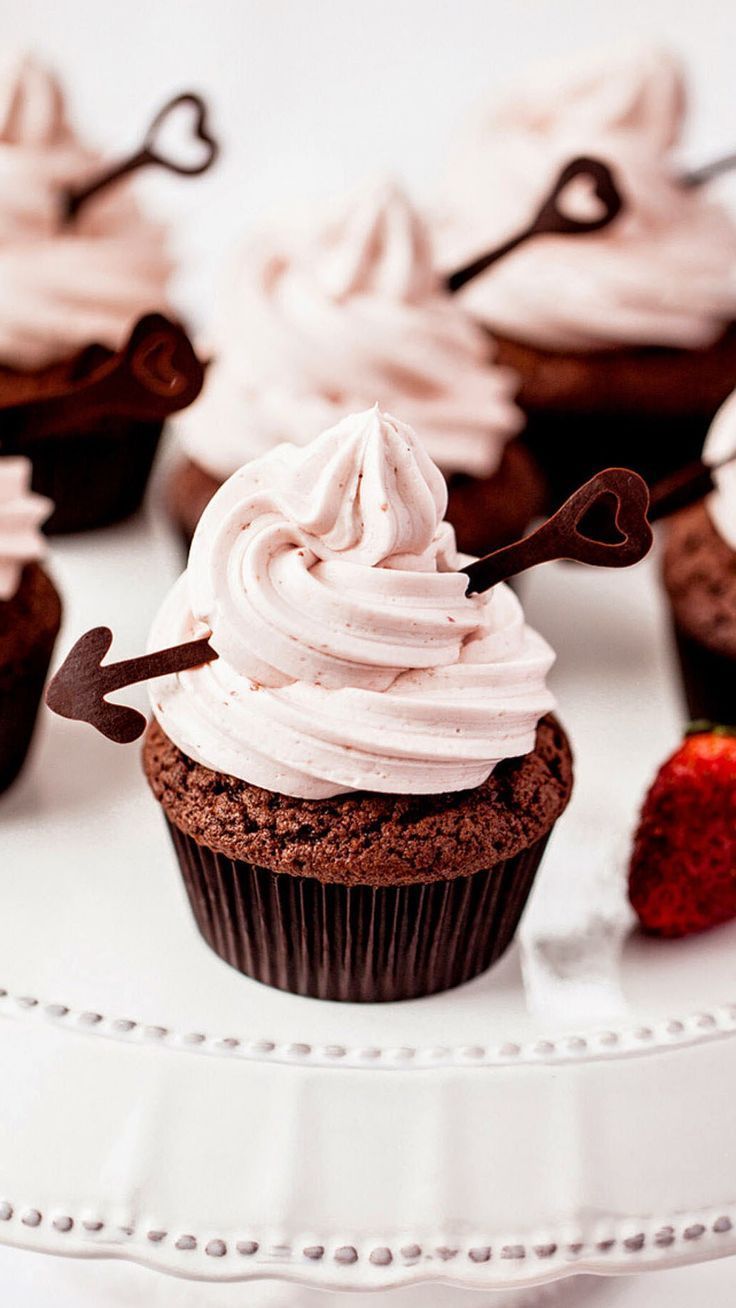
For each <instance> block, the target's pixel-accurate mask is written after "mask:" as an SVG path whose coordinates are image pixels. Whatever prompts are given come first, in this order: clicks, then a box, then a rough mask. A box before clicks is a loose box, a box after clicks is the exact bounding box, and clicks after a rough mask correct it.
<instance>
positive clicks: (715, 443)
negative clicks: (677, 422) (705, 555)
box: [703, 391, 736, 550]
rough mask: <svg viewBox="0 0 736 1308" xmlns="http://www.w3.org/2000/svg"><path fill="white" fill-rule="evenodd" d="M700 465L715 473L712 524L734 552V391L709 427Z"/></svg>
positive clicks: (710, 498)
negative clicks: (702, 463) (702, 464)
mask: <svg viewBox="0 0 736 1308" xmlns="http://www.w3.org/2000/svg"><path fill="white" fill-rule="evenodd" d="M703 462H704V463H706V464H707V465H708V467H711V468H713V469H714V472H713V480H714V482H715V490H714V491H713V493H712V494H711V495H709V496H708V498H707V500H706V505H707V507H708V511H709V513H710V516H711V520H712V522H713V525H714V526H715V528H716V531H717V532H718V534H719V535H720V536H722V538H723V540H725V542H726V544H727V545H730V546H731V549H732V550H736V391H734V392H733V394H732V395H729V397H728V399H727V400H726V402H725V404H722V405H721V407H720V409H719V410H718V413H717V414H716V416H715V418H714V419H713V422H712V423H711V427H710V431H709V432H708V437H707V439H706V442H705V445H704V446H703ZM719 465H720V466H719Z"/></svg>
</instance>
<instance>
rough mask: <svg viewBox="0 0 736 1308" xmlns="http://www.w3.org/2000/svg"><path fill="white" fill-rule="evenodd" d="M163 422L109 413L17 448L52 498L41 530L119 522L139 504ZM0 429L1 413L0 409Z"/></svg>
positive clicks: (37, 483) (40, 486)
mask: <svg viewBox="0 0 736 1308" xmlns="http://www.w3.org/2000/svg"><path fill="white" fill-rule="evenodd" d="M161 431H162V423H160V422H137V421H134V420H132V419H130V418H120V417H115V416H112V415H111V416H110V417H108V418H98V419H97V420H95V421H94V422H92V421H89V422H87V423H85V425H84V426H80V428H79V429H78V430H76V431H73V432H65V433H63V434H60V435H58V436H38V437H35V438H33V437H31V438H29V439H28V440H27V441H24V443H23V446H22V450H20V447H19V452H22V453H23V454H25V455H26V457H27V458H29V459H30V460H31V463H32V464H33V479H32V485H33V489H34V491H36V492H37V493H38V494H39V495H47V496H48V497H49V499H51V500H53V502H54V506H55V507H54V512H53V513H52V515H51V517H50V518H49V519H48V521H47V522H46V523H45V524H44V531H46V532H47V533H49V534H52V535H57V534H61V533H64V532H70V531H88V530H90V529H92V528H94V527H106V526H108V525H109V524H110V523H113V522H121V521H122V520H123V519H124V518H128V517H130V515H131V514H132V513H135V511H136V509H137V508H139V506H140V504H141V501H142V499H143V495H144V493H145V489H146V485H147V483H148V478H149V476H150V472H151V468H152V467H153V461H154V459H155V457H156V450H157V449H158V444H159V440H160V439H161ZM0 435H2V419H1V415H0Z"/></svg>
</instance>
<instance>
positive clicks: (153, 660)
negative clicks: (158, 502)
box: [99, 636, 217, 695]
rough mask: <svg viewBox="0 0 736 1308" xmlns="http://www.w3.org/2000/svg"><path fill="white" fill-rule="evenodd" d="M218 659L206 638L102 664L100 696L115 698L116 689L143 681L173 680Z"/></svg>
mask: <svg viewBox="0 0 736 1308" xmlns="http://www.w3.org/2000/svg"><path fill="white" fill-rule="evenodd" d="M216 658H217V652H216V650H214V649H213V648H212V646H211V645H210V643H209V640H208V638H207V637H206V636H203V637H202V638H201V639H200V640H189V641H186V642H185V644H183V645H171V646H170V647H169V648H168V649H160V650H156V652H155V653H154V654H142V655H140V657H139V658H134V659H122V660H121V661H120V662H119V663H107V664H101V665H100V668H99V687H100V694H101V695H111V694H112V692H113V691H114V690H122V689H123V688H124V687H125V686H135V685H136V684H137V683H139V682H141V681H150V680H152V679H153V678H154V677H170V676H173V675H175V674H176V673H177V672H188V671H189V670H190V668H199V667H201V666H202V664H203V663H212V661H213V660H214V659H216Z"/></svg>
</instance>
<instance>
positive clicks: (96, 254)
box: [0, 57, 201, 531]
mask: <svg viewBox="0 0 736 1308" xmlns="http://www.w3.org/2000/svg"><path fill="white" fill-rule="evenodd" d="M102 164H103V161H102V157H101V155H100V154H99V153H98V152H97V151H95V150H93V149H92V148H90V147H89V146H87V145H85V144H84V143H83V141H82V139H81V138H80V137H79V136H78V135H77V133H76V131H75V129H74V128H73V127H72V125H71V121H70V117H69V114H68V110H67V106H66V101H65V96H64V93H63V91H62V87H61V84H60V82H59V81H58V79H57V78H56V76H55V75H54V74H53V73H52V72H51V71H50V70H49V69H47V68H46V67H45V66H43V65H42V64H40V63H39V62H37V61H36V60H35V59H33V58H30V57H27V58H24V59H21V60H19V61H16V62H14V63H12V64H10V65H8V66H6V67H5V68H4V70H2V72H0V455H4V454H10V455H17V454H22V455H27V456H28V457H29V458H30V459H31V462H32V464H33V485H34V488H35V489H36V490H38V491H40V492H43V493H44V494H47V495H49V496H50V497H51V498H52V499H53V500H54V502H55V506H56V507H55V511H54V513H53V514H52V517H51V519H50V520H49V522H48V523H47V529H48V530H52V531H70V530H78V529H81V528H85V527H91V526H99V525H104V524H106V523H107V522H111V521H116V520H118V519H120V518H122V517H125V516H127V515H128V514H129V513H131V512H132V511H133V510H134V509H135V508H136V507H137V506H138V504H139V503H140V500H141V497H142V494H143V491H144V488H145V485H146V481H147V478H148V474H149V472H150V469H151V465H152V462H153V458H154V455H155V452H156V448H157V445H158V441H159V437H160V434H161V414H162V413H163V412H165V411H173V410H174V409H176V408H178V407H180V403H179V399H180V398H182V396H180V395H179V391H178V387H179V382H178V381H177V380H176V378H175V377H174V373H175V371H176V369H175V368H172V366H171V359H170V358H168V357H167V350H168V351H169V352H170V351H172V350H175V351H176V353H177V366H181V367H183V369H184V372H186V373H188V374H189V375H190V377H191V378H192V379H194V378H196V374H197V373H198V371H199V365H198V364H197V362H196V360H194V357H193V355H192V352H191V347H190V346H189V343H188V341H186V338H185V337H184V335H183V332H182V331H181V329H180V328H178V327H177V326H176V325H175V324H173V323H170V322H169V320H168V319H163V318H161V321H160V322H159V321H157V320H154V319H153V318H151V317H149V318H146V317H145V316H146V315H154V314H160V311H161V310H166V308H167V303H168V296H167V285H168V281H169V276H170V273H171V261H170V258H169V255H168V253H167V248H166V235H165V232H164V229H163V228H162V226H161V225H160V224H159V223H158V222H155V221H154V220H152V219H151V218H149V217H148V216H146V215H145V214H144V212H143V210H142V209H141V208H140V207H139V205H138V204H137V202H136V201H135V199H134V197H133V195H132V193H131V190H130V186H129V184H128V183H127V182H125V181H120V182H118V183H116V184H115V185H114V186H113V187H111V188H108V189H107V190H105V191H100V193H99V194H95V195H94V196H92V197H90V199H89V200H88V201H87V202H86V203H84V204H83V205H81V206H80V207H79V209H78V211H77V212H76V213H75V214H73V215H71V214H70V213H69V211H68V199H69V196H70V194H72V193H74V192H75V191H76V190H78V189H79V188H81V187H82V186H83V185H84V184H85V183H86V182H88V181H89V180H90V179H91V178H94V177H96V176H97V175H99V173H100V169H101V166H102ZM142 318H143V319H144V325H143V326H142V327H140V329H139V336H138V339H137V341H136V342H133V337H132V333H133V332H134V330H135V327H136V323H138V322H139V321H140V320H141V319H142ZM144 338H145V339H144ZM133 345H137V349H138V356H136V357H139V356H140V357H142V354H143V353H145V352H147V358H146V362H147V366H148V372H147V375H146V380H147V382H148V383H149V384H150V387H151V388H152V389H150V391H149V403H148V405H147V404H146V396H145V390H141V379H140V378H138V379H136V378H135V376H133V377H132V379H131V377H130V376H129V375H128V374H127V372H126V368H127V364H128V362H129V361H128V360H127V359H126V357H125V355H124V351H125V349H126V346H127V347H129V348H130V350H131V359H132V363H133V372H135V358H134V357H133V356H134V355H135V349H134V348H133ZM190 356H191V357H190ZM172 379H173V380H172ZM198 384H201V375H200V376H199V382H198ZM136 386H138V389H139V391H141V393H140V394H139V395H136V394H135V391H136ZM184 389H185V390H187V393H190V392H191V391H192V390H193V389H194V393H196V389H198V385H197V386H196V387H195V388H193V387H192V386H191V385H190V386H189V387H188V389H187V388H184ZM156 392H158V393H157V394H156ZM190 398H191V394H190Z"/></svg>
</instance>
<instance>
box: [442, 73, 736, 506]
mask: <svg viewBox="0 0 736 1308" xmlns="http://www.w3.org/2000/svg"><path fill="white" fill-rule="evenodd" d="M684 107H685V89H684V78H683V74H682V70H681V68H680V67H679V65H678V63H677V61H676V60H675V59H674V58H673V57H672V56H671V55H670V54H668V53H667V52H666V51H661V50H646V51H640V52H639V53H634V54H631V55H626V54H620V55H618V56H616V55H613V56H612V55H609V54H606V55H605V56H602V57H598V58H591V57H586V58H583V59H581V60H579V61H578V62H576V63H573V64H572V65H568V66H566V67H564V68H551V69H542V70H535V72H534V73H533V74H532V75H530V77H529V79H528V80H527V81H526V82H524V83H523V84H522V85H521V86H519V87H518V88H517V90H516V91H515V92H510V93H509V94H508V95H507V97H506V98H505V99H504V100H502V101H500V102H499V103H497V104H496V105H495V106H494V107H493V108H492V109H491V111H490V112H489V113H488V114H486V116H485V118H484V119H482V120H480V121H479V122H478V124H477V125H476V127H475V130H474V131H473V132H472V133H471V134H470V136H469V138H468V139H467V141H466V144H465V147H464V148H461V149H459V150H458V152H457V154H456V158H455V161H454V164H453V166H452V167H451V169H450V170H449V174H448V178H447V182H446V186H445V191H444V198H443V204H442V211H441V213H440V214H439V215H438V222H437V231H436V238H437V243H438V248H439V251H440V260H441V262H442V263H443V265H444V266H446V267H447V268H448V269H449V268H453V267H455V266H457V265H458V264H460V263H464V262H466V261H468V260H469V259H472V258H473V257H474V256H475V255H477V254H478V253H482V252H483V251H485V250H486V249H487V248H488V247H489V245H492V244H493V242H494V239H495V240H498V241H501V240H502V239H503V238H504V237H506V236H507V235H508V234H509V232H513V231H514V230H517V229H519V228H520V227H523V225H524V223H525V222H526V221H528V219H529V216H530V214H531V213H533V212H534V210H535V207H536V206H537V204H538V203H539V200H540V198H541V197H542V195H543V194H544V192H545V189H546V187H547V185H548V183H549V181H550V179H551V178H552V177H554V175H555V173H556V171H557V170H558V169H559V167H560V165H561V164H563V163H565V162H566V161H567V160H568V159H570V158H571V157H572V156H574V155H581V154H584V155H591V154H594V155H596V156H597V157H599V158H601V159H603V160H604V161H605V162H606V163H607V164H608V165H609V166H610V167H611V168H612V169H613V170H614V173H615V176H616V178H617V181H618V184H619V187H620V190H621V192H622V194H623V196H624V199H625V209H624V212H623V214H622V215H621V216H620V217H619V218H618V219H617V221H616V222H615V223H613V224H612V225H611V226H610V227H608V228H606V229H605V230H603V231H601V232H599V233H597V234H594V235H587V236H584V237H581V238H580V239H577V240H570V239H569V238H566V237H564V236H546V237H540V238H537V239H536V240H534V241H531V242H529V243H528V244H527V245H526V246H524V247H523V248H520V249H519V250H517V251H515V252H514V253H512V254H510V255H509V256H508V257H507V258H506V259H504V260H502V261H500V262H499V263H497V264H496V265H494V266H493V267H492V268H490V269H489V270H488V271H487V272H486V273H485V274H483V275H482V276H480V277H478V278H477V279H476V280H475V281H473V282H471V283H470V284H469V285H468V286H467V288H466V289H465V290H463V291H462V292H461V293H460V298H461V300H462V301H463V303H464V304H465V306H466V307H467V309H468V310H469V311H470V312H472V313H473V314H474V315H475V316H476V317H477V318H478V319H479V321H481V322H482V323H484V324H485V325H486V327H487V328H488V330H489V331H491V332H492V333H493V335H494V338H495V339H496V341H497V346H498V355H497V357H498V361H499V363H501V364H505V365H507V366H509V367H511V368H513V369H514V370H515V371H516V372H517V373H518V374H519V376H520V377H521V388H520V391H519V395H518V400H519V404H520V405H521V407H522V408H523V410H524V412H525V413H526V416H527V428H526V434H525V441H526V442H527V444H528V445H529V448H530V449H531V450H532V451H533V452H534V454H535V456H536V457H537V458H538V460H539V461H540V462H541V464H542V466H543V467H544V469H545V472H546V473H547V475H548V477H549V478H550V479H551V481H552V483H553V487H554V491H555V497H556V498H557V499H559V498H560V497H561V496H563V495H564V494H566V493H568V491H569V490H571V489H572V488H573V486H575V485H577V484H579V482H580V481H581V480H583V479H584V478H585V477H589V476H590V475H591V474H592V473H594V472H595V471H597V470H598V469H600V468H601V467H605V466H606V465H609V464H619V465H625V466H627V467H632V468H635V469H637V470H638V471H639V472H641V473H642V475H643V476H645V477H646V478H647V479H649V480H657V479H659V478H660V477H662V476H664V475H666V474H667V473H668V472H671V471H672V470H673V469H675V468H677V467H679V466H681V465H682V464H684V463H687V462H688V461H690V460H692V459H694V458H696V457H697V455H698V454H699V451H700V448H701V446H702V443H703V439H704V437H705V434H706V431H707V429H708V425H709V423H710V421H711V419H712V417H713V415H714V413H715V411H716V409H717V408H718V406H719V405H720V404H721V403H722V402H723V401H724V399H725V398H726V396H727V395H728V394H729V393H730V391H731V389H732V387H733V383H734V378H736V327H734V319H735V318H736V278H735V276H734V267H735V266H736V224H734V222H733V220H732V218H731V217H730V216H729V214H728V213H727V212H726V210H725V209H724V208H722V207H720V206H719V205H718V204H717V203H716V202H715V201H714V200H713V199H712V198H711V196H710V193H709V189H708V188H707V187H706V186H687V185H685V184H683V178H682V176H681V175H680V174H678V172H677V169H676V165H675V163H674V160H673V151H674V149H675V147H676V146H677V145H678V144H679V142H680V139H681V135H682V128H683V119H684ZM568 203H569V204H570V205H571V206H576V207H577V206H581V205H584V206H585V208H584V212H585V213H586V215H587V214H588V213H589V211H590V210H589V206H590V204H591V203H592V202H591V200H590V198H584V197H581V196H580V195H574V194H572V193H571V194H570V196H569V197H568ZM580 212H581V213H582V212H583V210H582V209H581V210H580Z"/></svg>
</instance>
